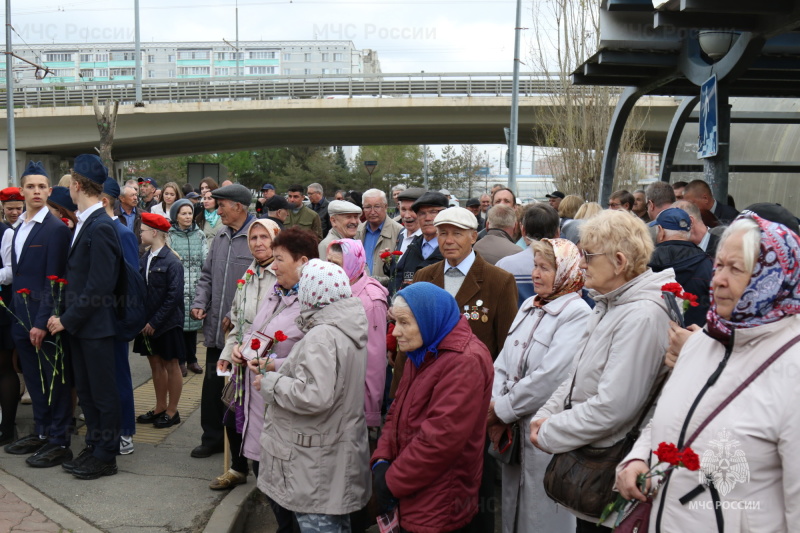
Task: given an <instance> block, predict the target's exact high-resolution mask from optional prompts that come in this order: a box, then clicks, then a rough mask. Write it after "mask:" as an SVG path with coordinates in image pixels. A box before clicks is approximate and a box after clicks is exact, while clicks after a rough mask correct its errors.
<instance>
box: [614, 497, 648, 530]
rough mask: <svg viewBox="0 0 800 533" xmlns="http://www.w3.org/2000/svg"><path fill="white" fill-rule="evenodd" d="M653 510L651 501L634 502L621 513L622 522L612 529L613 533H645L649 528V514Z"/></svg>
mask: <svg viewBox="0 0 800 533" xmlns="http://www.w3.org/2000/svg"><path fill="white" fill-rule="evenodd" d="M652 510H653V499H652V498H647V501H646V502H642V501H639V500H636V501H635V502H633V503H631V504H629V505H628V506H627V507H625V509H624V510H623V511H622V512H623V515H624V516H623V518H622V522H620V524H619V525H618V526H617V527H616V528H614V533H647V531H648V530H649V528H650V512H651V511H652Z"/></svg>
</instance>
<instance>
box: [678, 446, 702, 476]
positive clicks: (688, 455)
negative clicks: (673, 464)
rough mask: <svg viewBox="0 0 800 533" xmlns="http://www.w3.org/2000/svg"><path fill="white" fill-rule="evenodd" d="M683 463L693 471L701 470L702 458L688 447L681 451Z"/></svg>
mask: <svg viewBox="0 0 800 533" xmlns="http://www.w3.org/2000/svg"><path fill="white" fill-rule="evenodd" d="M681 463H683V466H685V467H686V468H687V469H688V470H691V471H692V472H694V471H696V470H700V458H699V457H697V454H696V453H694V451H693V450H692V449H691V448H686V449H685V450H683V451H682V452H681Z"/></svg>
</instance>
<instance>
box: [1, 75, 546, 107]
mask: <svg viewBox="0 0 800 533" xmlns="http://www.w3.org/2000/svg"><path fill="white" fill-rule="evenodd" d="M559 83H560V82H559V80H558V78H556V77H553V76H550V75H547V74H542V73H528V74H524V75H521V76H520V84H519V93H520V95H522V96H532V95H537V94H552V93H553V92H556V91H558V87H559ZM511 89H512V75H511V74H509V73H448V74H425V73H418V74H360V75H353V76H341V75H320V76H314V77H312V76H303V77H291V76H271V77H254V76H253V77H246V78H245V77H238V78H237V77H228V78H221V77H220V78H217V77H215V78H202V79H198V78H194V79H149V80H146V83H143V85H142V99H143V102H144V103H145V104H148V103H186V102H215V101H217V102H224V101H232V100H271V99H285V98H308V99H313V98H317V99H320V98H359V97H365V98H366V97H370V98H383V97H386V98H398V97H406V98H408V97H411V98H413V97H438V96H510V95H511ZM93 98H97V99H98V100H99V101H101V102H102V101H105V100H118V101H119V102H120V104H121V105H133V104H134V103H135V98H136V96H135V86H134V82H133V81H121V82H120V81H103V82H97V81H84V82H77V83H61V84H56V83H52V84H44V83H43V84H41V85H37V86H24V87H19V88H16V89H15V91H14V106H15V107H21V108H25V107H67V106H85V105H91V103H92V99H93ZM0 106H2V107H3V108H5V107H7V106H6V94H5V92H2V93H0Z"/></svg>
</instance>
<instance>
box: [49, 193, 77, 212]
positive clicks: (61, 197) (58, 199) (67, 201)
mask: <svg viewBox="0 0 800 533" xmlns="http://www.w3.org/2000/svg"><path fill="white" fill-rule="evenodd" d="M48 200H49V201H50V202H53V203H54V204H56V205H60V206H61V207H63V208H64V209H66V210H67V211H71V212H73V213H74V212H75V211H77V210H78V206H77V205H75V202H73V201H72V198H71V197H70V195H69V189H68V188H67V187H61V186H55V187H53V192H51V193H50V197H49V198H48Z"/></svg>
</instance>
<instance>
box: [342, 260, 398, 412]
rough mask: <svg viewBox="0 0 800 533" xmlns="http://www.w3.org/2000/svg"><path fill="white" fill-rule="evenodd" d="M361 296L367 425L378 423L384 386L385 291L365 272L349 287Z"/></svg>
mask: <svg viewBox="0 0 800 533" xmlns="http://www.w3.org/2000/svg"><path fill="white" fill-rule="evenodd" d="M350 288H351V290H352V291H353V296H355V297H356V298H360V299H361V303H362V304H363V305H364V311H366V313H367V322H368V323H369V331H368V332H367V374H366V379H365V385H366V387H365V388H364V414H365V418H366V419H367V426H368V427H377V426H380V425H381V402H382V401H383V390H384V387H385V386H386V313H387V311H388V309H389V304H388V301H387V297H388V296H389V291H387V290H386V288H385V287H384V286H383V285H381V284H380V283H379V282H378V281H376V280H375V278H371V277H369V276H367V275H366V274H364V275H362V276H361V278H359V280H358V281H356V282H355V283H353V285H352V286H351V287H350Z"/></svg>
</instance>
